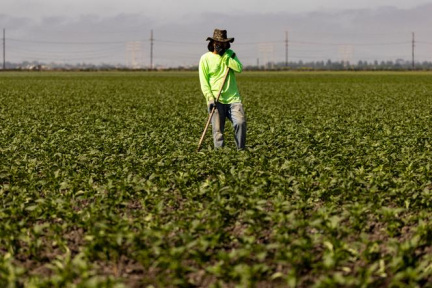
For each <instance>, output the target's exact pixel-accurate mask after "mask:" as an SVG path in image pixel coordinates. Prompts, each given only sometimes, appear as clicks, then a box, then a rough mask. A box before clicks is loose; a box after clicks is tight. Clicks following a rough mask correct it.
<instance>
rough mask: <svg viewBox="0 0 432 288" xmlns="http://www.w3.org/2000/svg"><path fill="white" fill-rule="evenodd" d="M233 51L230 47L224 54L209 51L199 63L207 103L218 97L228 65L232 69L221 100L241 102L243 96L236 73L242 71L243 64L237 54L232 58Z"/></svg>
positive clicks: (223, 101)
mask: <svg viewBox="0 0 432 288" xmlns="http://www.w3.org/2000/svg"><path fill="white" fill-rule="evenodd" d="M233 53H234V51H232V50H231V49H228V50H227V51H226V52H225V53H224V55H223V56H220V55H219V54H214V53H212V52H207V53H206V54H204V55H202V56H201V59H200V63H199V79H200V84H201V90H202V92H203V94H204V97H205V98H206V100H207V104H208V103H209V102H211V101H213V99H216V97H217V94H218V92H219V89H220V88H221V85H222V81H223V78H224V76H225V72H226V70H227V67H229V68H231V71H230V72H229V74H228V76H227V79H226V82H225V85H224V87H223V89H222V92H221V96H220V98H219V102H220V103H223V104H231V103H235V102H241V96H240V93H239V90H238V87H237V81H236V78H235V75H234V73H240V72H241V71H242V70H243V65H242V64H241V63H240V61H239V59H238V58H237V56H235V57H234V58H231V56H232V55H233Z"/></svg>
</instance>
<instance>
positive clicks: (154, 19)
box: [0, 0, 432, 66]
mask: <svg viewBox="0 0 432 288" xmlns="http://www.w3.org/2000/svg"><path fill="white" fill-rule="evenodd" d="M430 15H432V0H428V1H425V0H363V1H359V0H344V1H342V0H301V1H287V0H267V1H262V0H260V1H258V0H231V1H225V0H219V1H202V0H200V1H198V0H151V1H149V0H119V1H112V0H74V1H71V0H0V28H6V31H7V32H6V34H7V60H8V61H11V62H20V61H23V60H29V61H31V60H38V61H42V62H52V61H54V62H61V63H77V62H80V63H82V62H86V63H101V62H104V63H121V64H125V63H128V62H131V61H132V60H133V61H135V62H137V61H138V62H139V63H140V65H144V66H148V65H149V62H150V61H149V55H150V51H149V50H150V49H149V48H150V42H149V37H150V30H153V31H154V38H155V42H154V63H156V64H158V65H163V66H177V65H195V64H196V63H197V62H198V60H199V57H200V55H201V54H203V53H205V52H206V42H205V39H206V37H207V36H211V35H212V33H213V29H214V28H224V29H227V30H228V36H229V37H235V39H236V40H235V42H234V45H233V49H234V50H235V51H236V52H237V55H239V57H240V60H242V62H243V63H244V64H246V65H253V64H255V63H256V62H257V59H259V60H260V62H261V63H263V62H265V61H275V62H282V61H285V43H284V40H285V31H289V43H290V44H289V60H290V61H299V60H303V61H318V60H323V61H326V60H327V59H331V60H342V59H343V58H349V60H351V61H352V62H357V61H358V60H368V61H373V60H379V61H382V60H384V61H387V60H392V61H395V60H396V59H405V60H410V57H411V37H412V32H415V33H416V41H417V42H416V56H417V57H416V59H417V60H418V61H424V60H427V61H432V17H431V16H430ZM132 41H138V42H139V44H131V43H130V42H132ZM131 45H132V46H133V45H137V46H135V48H131V47H132V46H131ZM132 51H135V52H134V53H132ZM131 54H135V55H132V56H131ZM131 57H132V58H133V59H132V60H131ZM133 61H132V62H133Z"/></svg>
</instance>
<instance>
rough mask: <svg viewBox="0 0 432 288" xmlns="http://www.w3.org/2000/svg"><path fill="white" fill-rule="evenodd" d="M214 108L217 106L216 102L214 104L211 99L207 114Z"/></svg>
mask: <svg viewBox="0 0 432 288" xmlns="http://www.w3.org/2000/svg"><path fill="white" fill-rule="evenodd" d="M214 107H217V106H216V102H215V100H214V98H213V100H211V101H210V102H209V112H211V111H212V110H213V108H214Z"/></svg>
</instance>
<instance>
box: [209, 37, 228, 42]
mask: <svg viewBox="0 0 432 288" xmlns="http://www.w3.org/2000/svg"><path fill="white" fill-rule="evenodd" d="M210 40H212V41H218V42H230V43H233V42H234V38H227V39H225V40H215V39H213V38H212V37H207V40H206V41H210Z"/></svg>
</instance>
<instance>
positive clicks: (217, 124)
mask: <svg viewBox="0 0 432 288" xmlns="http://www.w3.org/2000/svg"><path fill="white" fill-rule="evenodd" d="M216 107H217V109H216V111H215V113H214V114H213V117H212V121H211V122H212V130H213V141H214V147H215V148H220V147H223V145H224V130H225V120H226V118H228V120H230V121H231V123H232V124H233V127H234V139H235V143H236V145H237V149H240V150H243V149H244V148H245V145H246V117H245V113H244V110H243V105H242V103H232V104H222V103H219V102H218V103H216Z"/></svg>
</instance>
